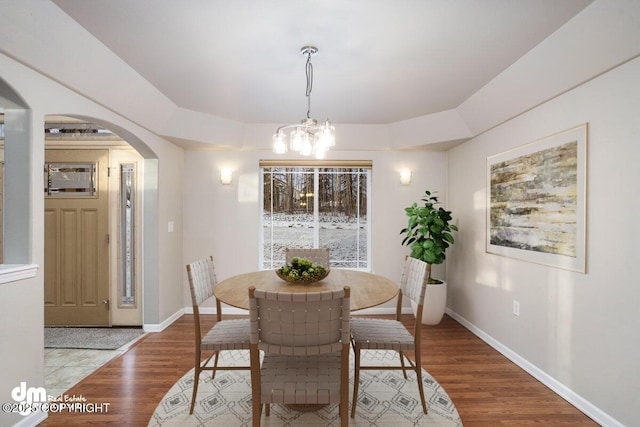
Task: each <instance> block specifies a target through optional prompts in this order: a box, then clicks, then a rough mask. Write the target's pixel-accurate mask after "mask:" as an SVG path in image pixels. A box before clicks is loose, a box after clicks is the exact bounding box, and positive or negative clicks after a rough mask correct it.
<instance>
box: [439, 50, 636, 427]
mask: <svg viewBox="0 0 640 427" xmlns="http://www.w3.org/2000/svg"><path fill="white" fill-rule="evenodd" d="M522 84H524V85H526V82H522ZM525 87H526V86H525ZM639 113H640V59H635V60H633V61H631V62H629V63H627V64H626V65H622V66H620V67H618V68H616V69H614V70H612V71H610V72H608V73H606V74H604V75H602V76H601V77H598V78H596V79H594V80H592V81H591V82H588V83H586V84H584V85H582V86H580V87H578V88H576V89H574V90H572V91H570V92H568V93H566V94H564V95H562V96H560V97H558V98H556V99H554V100H552V101H549V102H547V103H545V104H543V105H541V106H539V107H537V108H535V109H533V110H531V111H529V112H527V113H525V114H523V115H522V116H520V117H517V118H515V119H512V120H510V121H508V122H506V123H505V124H503V125H501V126H498V127H497V128H495V129H492V130H490V131H488V132H486V133H484V134H483V135H481V136H479V137H477V138H474V139H473V140H471V141H469V142H467V143H465V144H463V145H461V146H459V147H456V148H454V149H452V150H450V151H449V170H448V180H449V195H450V197H449V208H450V209H451V210H452V211H453V213H454V216H456V217H457V218H458V220H459V226H460V232H459V233H458V241H457V243H456V245H455V246H454V247H453V250H452V251H451V257H450V262H449V264H448V282H449V284H450V288H449V301H448V304H449V308H450V309H451V310H452V311H453V312H454V313H455V314H456V315H458V316H460V318H461V319H462V320H463V321H466V322H469V324H470V325H471V326H472V327H474V328H477V330H478V331H479V332H480V333H485V334H487V335H488V336H489V337H491V338H492V339H493V340H495V341H496V342H497V343H499V344H501V345H503V346H504V347H506V348H507V349H508V350H509V351H512V352H513V353H515V354H516V355H517V356H519V357H520V358H521V359H522V360H523V361H525V362H527V363H530V364H531V365H532V366H533V367H534V368H535V369H539V370H540V371H541V372H543V373H544V374H545V375H547V376H548V377H549V379H550V381H551V382H553V381H557V382H558V383H559V385H561V386H564V387H567V389H568V393H569V397H571V396H572V395H573V397H574V398H575V399H576V400H577V402H578V403H580V402H581V399H585V401H586V402H582V403H583V404H585V405H586V407H587V409H589V410H592V416H593V415H596V416H599V417H601V418H600V419H599V421H600V422H602V423H603V424H605V425H615V424H616V420H617V422H619V423H621V424H623V425H628V426H631V425H640V411H639V410H638V404H639V403H640V401H639V400H638V397H639V396H640V394H639V390H640V370H638V368H637V360H638V354H639V353H640V338H639V336H640V335H639V334H638V330H639V329H640V317H639V316H638V307H639V301H640V287H639V286H638V278H637V273H636V268H637V265H638V263H639V262H640V256H639V252H638V239H640V225H639V224H640V222H639V221H638V219H637V216H638V212H640V197H638V194H637V185H638V183H639V182H640V168H639V167H638V165H639V164H640V120H638V117H639V116H638V114H639ZM582 123H588V126H589V135H588V169H587V174H588V183H587V186H588V190H587V193H588V194H587V204H588V207H587V212H588V214H587V274H580V273H574V272H570V271H565V270H559V269H556V268H551V267H546V266H541V265H535V264H531V263H527V262H523V261H518V260H514V259H509V258H503V257H499V256H496V255H492V254H487V253H485V249H484V248H485V207H486V202H485V200H486V185H485V174H486V170H485V169H486V158H487V157H488V156H491V155H494V154H497V153H500V152H503V151H505V150H508V149H510V148H513V147H517V146H519V145H522V144H525V143H528V142H531V141H534V140H537V139H539V138H542V137H545V136H548V135H551V134H554V133H556V132H559V131H562V130H565V129H568V128H571V127H574V126H576V125H579V124H582ZM514 299H516V300H519V302H520V316H519V317H516V316H514V315H513V314H512V301H513V300H514ZM590 405H593V407H589V406H590Z"/></svg>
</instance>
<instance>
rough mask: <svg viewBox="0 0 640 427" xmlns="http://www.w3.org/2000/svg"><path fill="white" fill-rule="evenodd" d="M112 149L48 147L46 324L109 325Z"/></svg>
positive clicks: (46, 186) (45, 179) (46, 157)
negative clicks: (110, 161)
mask: <svg viewBox="0 0 640 427" xmlns="http://www.w3.org/2000/svg"><path fill="white" fill-rule="evenodd" d="M108 165H109V151H108V150H54V149H49V150H46V152H45V170H44V187H45V213H44V218H45V219H44V221H45V223H44V229H45V238H44V250H45V263H44V264H45V265H44V305H45V315H44V321H45V325H76V326H108V325H109V322H110V320H109V234H108V233H109V224H108V222H109V221H108V214H109V198H108V181H107V180H108Z"/></svg>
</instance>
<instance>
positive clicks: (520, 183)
mask: <svg viewBox="0 0 640 427" xmlns="http://www.w3.org/2000/svg"><path fill="white" fill-rule="evenodd" d="M586 167H587V124H583V125H580V126H577V127H575V128H572V129H569V130H566V131H563V132H559V133H557V134H554V135H551V136H549V137H546V138H543V139H540V140H537V141H534V142H532V143H529V144H526V145H523V146H520V147H517V148H515V149H513V150H509V151H506V152H504V153H501V154H497V155H494V156H491V157H489V158H488V159H487V236H486V248H487V252H489V253H493V254H497V255H503V256H507V257H511V258H516V259H520V260H523V261H529V262H535V263H539V264H544V265H550V266H554V267H558V268H564V269H568V270H573V271H578V272H582V273H585V272H586V253H585V251H586V247H585V238H586V236H585V235H586V205H587V204H586V184H587V177H586Z"/></svg>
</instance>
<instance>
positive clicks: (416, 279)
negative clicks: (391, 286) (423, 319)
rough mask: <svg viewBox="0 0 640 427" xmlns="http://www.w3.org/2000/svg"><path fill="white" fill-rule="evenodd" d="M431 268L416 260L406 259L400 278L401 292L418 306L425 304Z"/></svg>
mask: <svg viewBox="0 0 640 427" xmlns="http://www.w3.org/2000/svg"><path fill="white" fill-rule="evenodd" d="M428 268H429V266H428V265H427V263H426V262H424V261H421V260H419V259H416V258H411V257H406V258H405V260H404V266H403V267H402V276H401V278H400V291H401V292H402V294H403V295H405V296H407V297H408V298H410V299H411V300H412V301H413V302H415V303H416V304H418V305H422V304H424V294H425V292H426V290H427V280H428V279H429V270H428Z"/></svg>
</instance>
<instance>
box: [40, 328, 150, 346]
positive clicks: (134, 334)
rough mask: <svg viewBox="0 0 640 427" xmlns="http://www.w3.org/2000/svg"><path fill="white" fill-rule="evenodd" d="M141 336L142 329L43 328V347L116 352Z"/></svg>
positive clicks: (142, 333)
mask: <svg viewBox="0 0 640 427" xmlns="http://www.w3.org/2000/svg"><path fill="white" fill-rule="evenodd" d="M142 335H144V331H143V330H142V328H74V327H67V328H54V327H45V328H44V347H45V348H91V349H96V350H116V349H118V348H120V347H122V346H123V345H125V344H128V343H129V342H131V341H133V340H135V339H138V338H140V337H142Z"/></svg>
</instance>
